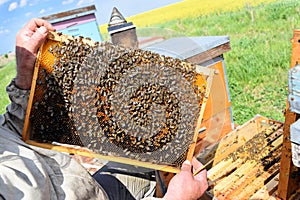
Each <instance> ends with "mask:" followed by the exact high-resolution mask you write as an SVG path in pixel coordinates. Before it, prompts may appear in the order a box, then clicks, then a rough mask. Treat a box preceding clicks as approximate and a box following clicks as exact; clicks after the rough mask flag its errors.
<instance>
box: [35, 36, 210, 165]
mask: <svg viewBox="0 0 300 200" xmlns="http://www.w3.org/2000/svg"><path fill="white" fill-rule="evenodd" d="M86 40H87V39H86V38H82V37H78V38H68V39H67V40H64V41H62V42H56V43H55V44H54V45H50V46H49V48H47V49H46V50H47V52H45V50H44V53H47V54H49V53H50V54H51V55H53V56H54V58H55V60H54V64H53V66H52V70H47V69H46V68H44V67H43V66H40V70H39V75H38V79H37V82H36V83H37V85H36V90H42V91H43V92H42V93H43V95H41V96H40V98H36V99H35V100H34V103H33V106H32V110H31V116H30V119H31V122H33V123H32V125H33V127H34V134H33V136H32V137H33V138H34V139H35V140H38V141H42V142H53V141H56V142H61V143H67V144H75V145H80V146H84V147H87V148H89V149H91V150H93V151H95V152H96V153H100V154H104V155H114V156H122V157H129V158H132V159H138V160H141V161H147V162H154V163H168V164H172V165H177V164H176V163H178V162H181V160H180V161H178V159H182V156H184V155H185V153H186V151H187V150H188V147H189V144H190V143H191V141H192V138H193V136H194V130H195V127H196V121H197V119H198V117H199V111H200V108H201V103H202V101H203V99H204V98H205V97H204V96H205V91H206V90H205V89H206V82H205V80H203V84H202V85H201V86H199V84H195V82H196V79H197V78H199V74H198V73H196V69H195V66H194V65H192V64H189V63H186V62H183V61H181V60H179V59H175V58H172V57H167V56H163V55H159V54H157V53H154V52H150V51H146V50H141V49H130V48H125V47H122V46H116V45H113V44H111V43H109V42H102V43H98V42H95V43H91V42H86ZM174 163H175V164H174Z"/></svg>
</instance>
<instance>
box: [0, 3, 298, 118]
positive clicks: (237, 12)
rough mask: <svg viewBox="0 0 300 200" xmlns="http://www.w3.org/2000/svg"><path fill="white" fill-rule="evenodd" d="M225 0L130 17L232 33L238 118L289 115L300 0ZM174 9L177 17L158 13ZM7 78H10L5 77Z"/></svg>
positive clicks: (229, 59) (200, 32) (184, 31)
mask: <svg viewBox="0 0 300 200" xmlns="http://www.w3.org/2000/svg"><path fill="white" fill-rule="evenodd" d="M221 2H224V1H221V0H216V1H214V3H213V4H212V3H211V1H209V0H198V1H196V0H186V1H183V2H180V3H178V4H174V5H170V6H168V7H166V8H164V9H169V10H163V8H162V9H158V10H154V11H151V12H147V13H143V14H141V15H137V16H134V17H131V18H129V19H128V21H132V22H134V24H135V25H137V27H138V29H139V28H142V27H145V26H146V27H147V26H152V27H153V26H155V27H157V28H159V29H160V30H165V29H172V30H173V31H174V32H177V33H179V35H186V36H207V35H228V36H230V44H231V51H229V52H228V53H226V54H225V55H224V56H225V62H226V67H227V76H228V83H229V88H230V95H231V100H232V107H233V117H234V121H235V122H236V123H237V124H242V123H244V122H246V121H248V120H249V119H251V118H253V117H254V116H255V115H256V114H261V115H264V116H266V117H269V118H273V119H276V120H280V121H283V119H284V117H283V114H282V111H283V110H284V109H285V100H286V95H287V74H288V69H289V61H290V55H291V42H290V39H291V38H292V34H293V30H294V29H296V28H300V2H299V1H282V0H280V1H271V0H269V1H268V0H265V1H263V0H257V1H254V0H251V1H250V0H248V1H246V0H245V1H244V0H241V1H238V0H230V1H226V2H227V4H226V5H224V3H223V4H221ZM197 3H198V4H200V5H198V4H197ZM211 4H212V5H211ZM208 6H210V7H208ZM172 8H173V9H174V11H172V12H171V10H172ZM175 8H176V9H177V10H176V9H175ZM197 9H198V10H197ZM200 9H202V11H203V12H200ZM181 11H182V15H183V17H182V15H181V14H180V12H181ZM121 12H122V11H121ZM205 12H206V13H205ZM166 13H168V14H166ZM171 13H172V14H171ZM169 14H170V16H172V17H170V18H167V17H165V18H162V17H161V18H159V17H157V16H158V15H161V16H167V15H169ZM175 14H178V15H181V17H180V16H178V15H176V16H175ZM154 16H156V17H157V18H155V17H154ZM146 19H147V20H148V21H147V23H146ZM138 20H140V21H138ZM139 23H141V24H139ZM143 23H144V24H143ZM101 28H103V26H102V27H101ZM13 64H14V63H13ZM13 64H10V65H7V66H6V67H4V68H3V69H0V76H1V77H0V87H1V88H0V89H1V92H2V91H4V90H5V85H7V84H8V83H9V80H6V79H4V78H3V77H6V74H13V73H15V72H9V71H10V70H12V65H13ZM4 70H5V71H4ZM3 74H5V75H3ZM4 80H5V81H7V82H5V83H3V82H4ZM0 95H1V96H0V97H1V101H0V103H1V105H0V112H3V111H4V107H5V105H6V104H7V103H6V102H8V100H7V99H6V100H3V93H0Z"/></svg>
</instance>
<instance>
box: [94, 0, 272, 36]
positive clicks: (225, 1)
mask: <svg viewBox="0 0 300 200" xmlns="http://www.w3.org/2000/svg"><path fill="white" fill-rule="evenodd" d="M274 1H276V0H213V1H212V0H184V1H181V2H178V3H175V4H171V5H168V6H165V7H162V8H158V9H155V10H151V11H148V12H144V13H141V14H138V15H135V16H131V17H128V16H124V17H125V18H126V19H127V21H130V22H133V23H134V25H136V26H137V27H147V26H152V25H155V24H159V23H164V22H167V21H170V20H174V19H184V18H190V17H197V16H205V15H209V14H211V13H222V12H227V11H236V10H239V9H241V8H243V7H246V6H249V7H252V6H257V5H259V4H261V3H271V2H274ZM120 12H122V11H120ZM100 31H101V33H107V24H104V25H101V26H100Z"/></svg>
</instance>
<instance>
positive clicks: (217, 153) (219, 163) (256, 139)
mask: <svg viewBox="0 0 300 200" xmlns="http://www.w3.org/2000/svg"><path fill="white" fill-rule="evenodd" d="M282 128H283V123H281V122H278V121H274V120H271V119H268V118H265V117H263V116H259V115H257V116H256V117H254V118H253V119H251V120H249V121H248V122H246V123H245V124H243V125H242V126H239V127H238V128H237V129H235V130H234V131H232V132H230V133H229V134H228V135H226V136H225V137H223V138H222V139H221V140H220V142H218V143H216V144H214V145H211V146H209V147H208V148H206V149H204V150H203V151H202V152H201V155H200V160H201V161H202V162H203V163H208V162H211V163H212V164H211V166H210V168H209V169H208V179H209V189H208V194H209V195H210V196H211V197H215V198H217V199H218V200H225V199H226V200H229V199H230V200H233V199H236V200H240V199H272V198H275V197H274V196H275V193H276V190H277V185H278V177H279V165H280V156H281V146H282V137H283V136H282V133H283V130H282Z"/></svg>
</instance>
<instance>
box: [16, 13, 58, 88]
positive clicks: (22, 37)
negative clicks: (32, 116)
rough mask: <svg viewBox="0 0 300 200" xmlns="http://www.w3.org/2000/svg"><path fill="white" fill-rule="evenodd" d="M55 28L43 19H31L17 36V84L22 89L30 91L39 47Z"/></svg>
mask: <svg viewBox="0 0 300 200" xmlns="http://www.w3.org/2000/svg"><path fill="white" fill-rule="evenodd" d="M49 31H54V28H53V26H52V25H51V24H50V23H49V22H47V21H45V20H42V19H31V20H30V21H29V22H28V23H27V24H26V25H25V26H24V27H23V28H22V29H21V30H20V31H19V32H18V33H17V36H16V61H17V76H16V79H15V84H16V86H18V87H19V88H20V89H30V87H31V81H32V76H33V70H34V63H35V60H36V56H37V52H38V49H39V47H40V46H41V45H42V43H43V42H44V40H45V39H46V37H47V34H48V32H49Z"/></svg>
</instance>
